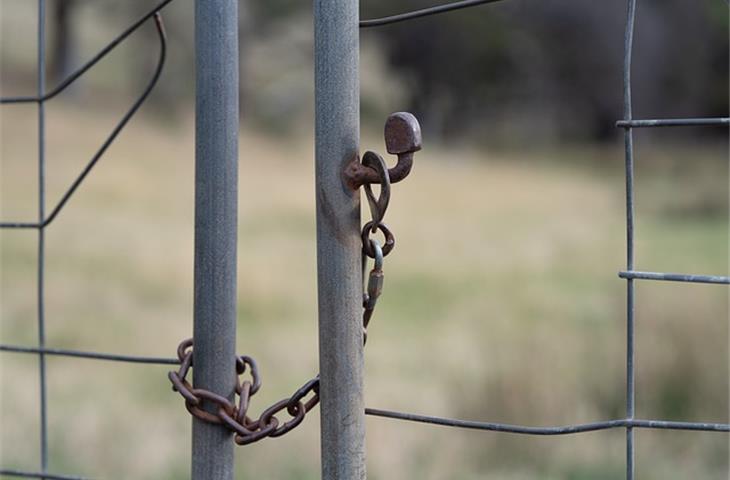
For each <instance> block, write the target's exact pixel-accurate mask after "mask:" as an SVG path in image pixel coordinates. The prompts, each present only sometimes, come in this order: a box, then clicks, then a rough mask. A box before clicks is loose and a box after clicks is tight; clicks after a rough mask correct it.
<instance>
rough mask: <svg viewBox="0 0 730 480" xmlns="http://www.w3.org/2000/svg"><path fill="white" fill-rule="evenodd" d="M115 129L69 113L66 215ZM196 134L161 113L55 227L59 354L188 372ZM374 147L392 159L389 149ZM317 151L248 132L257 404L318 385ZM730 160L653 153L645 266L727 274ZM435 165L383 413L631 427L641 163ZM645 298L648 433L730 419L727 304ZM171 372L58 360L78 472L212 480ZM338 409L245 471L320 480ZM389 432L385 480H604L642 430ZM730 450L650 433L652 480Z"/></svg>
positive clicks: (8, 285) (373, 467) (10, 373)
mask: <svg viewBox="0 0 730 480" xmlns="http://www.w3.org/2000/svg"><path fill="white" fill-rule="evenodd" d="M114 109H117V107H114V108H112V109H111V110H112V111H113V110H114ZM108 110H109V109H108ZM3 120H4V121H3V123H2V135H3V141H2V173H1V174H0V182H1V184H0V185H1V187H2V197H1V198H0V199H1V200H2V217H3V219H24V218H34V216H35V214H36V213H35V209H36V207H35V205H36V204H35V196H36V190H35V186H34V185H35V174H36V172H35V166H34V159H35V152H34V149H33V148H32V146H31V145H32V140H33V136H34V135H35V134H34V133H33V132H34V125H35V123H34V112H33V110H32V108H24V107H17V109H16V110H13V111H12V112H10V111H7V110H5V111H3ZM113 120H114V118H113V116H112V115H111V114H110V113H99V112H98V111H93V110H90V109H84V108H83V107H82V106H80V105H76V106H69V105H65V104H63V103H59V104H54V105H53V106H52V108H50V111H49V120H48V124H49V131H48V135H49V147H48V151H49V157H48V170H49V171H48V182H49V196H48V197H49V205H52V204H54V203H55V200H56V199H57V198H58V197H59V195H60V193H61V192H62V191H63V189H64V188H65V186H66V185H67V184H68V183H69V181H70V180H71V179H72V178H73V176H74V175H75V174H76V172H77V171H78V170H79V168H80V167H81V166H82V165H83V164H84V162H85V159H86V158H88V157H89V155H90V154H91V152H92V151H93V149H94V147H95V146H96V145H97V144H98V142H99V140H100V139H101V138H102V137H103V135H104V134H105V132H106V130H107V129H108V128H109V127H110V126H111V124H112V122H113ZM191 132H192V128H191V125H190V124H189V123H185V122H183V124H179V125H178V126H177V127H164V126H161V125H160V124H158V123H156V122H155V121H154V120H153V119H151V118H147V117H144V116H143V117H141V118H138V119H136V120H135V121H134V122H132V124H130V126H129V129H128V130H127V131H125V132H124V133H123V135H122V136H121V138H120V139H119V141H118V142H117V143H116V144H115V145H114V146H113V147H112V149H111V150H110V151H109V153H108V155H107V156H106V157H105V158H104V159H103V160H102V162H101V164H100V165H99V166H98V168H97V169H96V170H95V171H94V172H93V174H92V175H91V176H90V177H89V178H88V181H87V182H86V183H85V184H84V185H83V186H82V188H81V189H80V190H79V191H78V193H77V195H76V196H74V198H73V199H72V200H71V202H70V203H69V204H68V208H67V209H66V210H64V211H63V213H62V214H61V216H60V217H59V218H58V220H57V221H56V222H55V223H54V224H53V225H52V226H51V227H50V228H49V230H48V274H47V288H46V292H47V294H46V305H47V324H48V344H49V345H52V346H58V347H69V348H82V349H95V350H101V351H111V352H130V353H137V354H150V355H160V356H171V355H172V354H173V352H174V350H175V347H176V344H177V342H178V341H179V340H180V339H181V338H184V337H186V336H188V335H189V334H190V332H191V330H192V325H191V310H192V305H191V298H192V297H191V292H192V235H193V231H192V220H193V216H192V215H193V211H192V207H193V153H192V152H193V148H192V147H193V145H192V138H191ZM363 143H364V146H366V147H374V148H377V149H379V150H382V145H381V140H380V139H378V138H377V137H375V136H373V137H371V138H370V139H368V140H366V141H364V142H363ZM640 145H641V143H640ZM312 151H313V148H312V145H311V144H310V143H308V142H307V141H300V140H290V141H281V140H280V139H272V138H267V137H265V136H262V135H258V134H255V133H252V132H250V131H244V132H243V134H242V138H241V169H240V170H241V194H240V220H239V221H240V246H239V247H240V248H239V272H241V273H240V279H239V292H240V294H239V296H240V309H239V312H240V313H239V324H238V350H239V351H241V352H246V353H248V354H250V355H253V356H254V357H256V358H257V360H258V361H259V364H260V365H261V369H262V371H263V375H264V378H265V383H264V388H263V391H262V393H261V394H260V398H256V401H255V403H254V406H253V409H254V410H257V409H258V408H260V407H261V406H262V405H264V404H265V403H267V402H268V401H271V400H274V399H276V398H279V397H282V396H285V395H287V394H289V393H291V391H293V390H294V389H295V388H296V387H298V385H299V383H300V382H302V381H303V380H305V379H307V378H309V377H310V376H311V375H312V374H313V373H314V372H315V371H316V368H317V344H316V303H315V302H316V300H315V299H316V285H315V278H316V276H315V258H314V252H315V244H314V218H313V204H314V194H313V169H312ZM688 154H691V155H692V159H691V163H690V161H689V160H687V159H686V155H688ZM726 155H727V152H726V151H725V150H724V149H713V148H710V147H703V148H701V149H688V148H684V149H683V148H679V147H678V148H675V149H672V150H658V149H657V148H655V147H651V148H649V147H646V148H644V147H640V151H639V158H640V161H639V172H638V176H637V186H638V188H639V195H638V223H637V235H638V244H637V259H638V260H637V262H638V266H639V267H640V268H644V269H660V270H661V269H666V270H674V271H680V272H698V273H707V274H711V273H714V274H722V273H723V272H725V271H726V267H727V263H728V261H727V260H728V256H727V245H728V232H727V229H728V223H727V194H728V186H727V173H728V172H727V164H726V162H725V157H726ZM417 162H418V163H417V165H416V168H415V170H414V173H413V175H412V176H411V177H410V178H409V179H408V181H406V182H405V183H403V184H399V185H397V186H396V187H394V192H393V201H392V204H391V205H392V206H391V210H390V212H389V224H390V225H391V226H392V228H393V229H394V231H395V232H396V233H397V235H398V247H397V249H396V250H395V252H394V253H393V255H392V256H390V257H388V262H387V265H386V286H385V293H384V296H383V297H382V303H381V304H380V305H379V309H378V312H377V314H376V317H375V319H374V322H373V325H372V329H371V337H370V339H371V341H370V342H369V343H368V348H367V353H366V358H367V404H368V405H370V406H373V407H382V408H394V409H408V410H413V411H417V412H421V413H431V414H442V415H449V416H452V415H453V416H458V417H463V418H471V419H486V420H492V421H505V422H515V423H526V424H535V425H552V424H562V423H573V422H585V421H592V420H598V419H608V418H612V417H619V416H621V415H622V408H623V406H622V405H623V401H624V400H623V398H624V396H623V395H624V394H623V389H624V385H623V382H624V373H623V369H624V363H623V355H624V341H625V337H624V329H625V323H624V322H625V320H624V301H625V300H624V296H625V292H624V288H625V287H624V284H623V283H622V282H621V281H620V280H619V279H618V278H617V276H616V272H617V271H618V270H620V269H621V268H622V265H623V262H624V260H623V259H624V225H623V215H624V214H623V177H622V162H623V161H622V155H621V152H620V150H619V149H618V148H616V149H614V148H610V149H605V150H600V149H597V148H585V149H575V148H573V149H569V150H568V152H567V156H566V152H565V151H561V152H552V153H540V154H536V153H523V154H521V153H516V152H510V153H504V152H503V153H497V152H489V151H486V152H485V151H475V150H470V149H468V148H466V147H463V148H442V147H439V146H433V145H428V144H427V147H426V149H425V151H424V152H423V154H422V155H419V157H418V159H417ZM688 165H690V166H691V168H690V167H688ZM668 167H671V168H668ZM718 191H719V192H720V194H719V195H718V194H717V193H712V192H718ZM708 192H709V193H708ZM1 235H2V237H0V238H1V239H2V250H1V254H2V277H1V278H2V290H1V292H2V302H1V305H0V312H2V318H1V319H0V328H1V331H0V340H1V341H2V342H3V343H20V344H33V343H34V341H35V335H36V327H35V321H36V320H35V304H34V302H35V298H34V282H35V260H34V258H35V249H36V240H35V237H36V235H35V233H34V232H31V231H23V232H8V231H5V232H2V234H1ZM637 302H638V307H637V315H638V317H637V325H638V331H637V334H638V337H637V341H638V377H637V382H638V405H637V408H638V415H639V416H641V417H663V418H669V419H675V420H679V419H685V420H706V421H724V422H727V421H728V322H727V318H728V293H727V289H726V288H723V287H717V286H688V285H667V284H648V283H641V284H639V286H638V289H637ZM165 373H166V369H165V368H164V367H144V366H134V365H122V364H101V363H95V362H89V361H86V360H76V359H61V358H52V359H49V414H50V417H49V421H50V431H51V465H52V469H53V470H54V471H59V472H78V473H80V474H84V475H88V476H90V477H94V478H135V479H144V478H149V479H153V478H154V479H161V478H163V479H164V478H170V479H173V478H186V476H187V473H186V472H187V468H188V463H189V451H190V440H189V434H190V421H189V419H188V416H187V414H186V413H185V411H184V408H183V406H182V403H181V401H180V399H179V398H178V397H176V396H175V395H174V394H173V393H172V392H170V390H169V387H168V384H167V380H166V377H165ZM2 385H3V388H2V392H1V393H0V398H1V399H2V406H1V407H0V415H1V416H0V421H1V422H2V428H1V433H0V441H2V444H1V445H2V452H1V453H0V457H1V458H0V464H2V465H5V466H21V467H28V468H31V469H32V468H34V467H35V466H36V465H37V453H36V450H37V449H36V447H37V443H38V441H37V433H36V432H37V413H38V406H37V404H36V395H37V373H36V361H35V359H34V358H33V357H26V356H21V355H10V354H4V355H2ZM317 415H318V414H317V413H315V414H314V415H313V417H312V418H309V419H308V420H307V422H306V423H305V424H304V425H303V426H302V427H300V429H298V430H297V431H296V432H294V433H291V434H290V435H288V436H287V437H284V438H281V439H278V440H269V441H265V442H262V443H260V444H257V445H254V446H251V447H246V448H241V449H239V451H238V453H237V461H238V472H239V478H270V479H275V478H280V479H283V478H292V479H294V478H296V479H300V478H301V479H306V478H318V465H319V450H318V418H317ZM367 428H368V468H369V472H370V475H369V476H370V478H373V479H396V478H413V479H416V478H418V479H445V478H454V479H476V478H505V479H528V478H530V479H531V478H540V479H546V478H547V479H552V478H555V479H558V478H560V479H563V478H572V479H579V478H590V479H596V478H616V477H620V476H621V472H622V470H623V445H624V444H623V442H624V439H623V433H622V432H620V431H616V432H604V433H593V434H586V435H582V436H573V437H562V438H552V439H550V438H548V439H546V438H523V437H514V436H509V435H504V434H491V433H476V432H461V431H455V430H446V429H443V428H439V427H430V426H422V425H408V424H403V423H397V422H391V421H387V420H383V419H377V418H369V419H368V423H367ZM727 442H728V441H727V436H725V435H721V434H708V433H669V432H646V431H641V432H639V433H638V469H639V477H640V478H644V479H660V478H661V479H672V478H677V479H679V478H692V477H695V478H705V479H721V478H727V474H728V460H727V451H728V450H727V446H728V444H727Z"/></svg>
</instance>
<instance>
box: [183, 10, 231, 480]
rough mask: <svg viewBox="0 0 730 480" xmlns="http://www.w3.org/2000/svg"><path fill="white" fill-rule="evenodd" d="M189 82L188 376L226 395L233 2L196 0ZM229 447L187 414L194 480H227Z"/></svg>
mask: <svg viewBox="0 0 730 480" xmlns="http://www.w3.org/2000/svg"><path fill="white" fill-rule="evenodd" d="M195 82H196V87H195V89H196V90H195V121H196V123H195V306H194V326H193V336H194V341H195V344H194V349H193V364H194V365H195V375H194V378H193V380H194V386H195V387H196V388H204V389H206V390H210V391H211V392H214V393H217V394H219V395H222V396H224V397H226V398H228V399H233V394H234V389H235V378H236V372H235V363H234V357H235V349H236V346H235V342H236V240H237V213H238V212H237V210H238V208H237V202H238V6H237V0H196V2H195ZM205 407H206V408H211V409H212V408H214V407H213V406H212V405H206V406H205ZM233 448H234V444H233V440H232V438H231V433H230V431H229V430H228V429H226V428H225V427H224V426H222V425H216V424H211V423H206V422H203V421H201V420H199V419H197V418H193V441H192V450H193V452H192V478H193V480H214V479H215V480H232V479H233Z"/></svg>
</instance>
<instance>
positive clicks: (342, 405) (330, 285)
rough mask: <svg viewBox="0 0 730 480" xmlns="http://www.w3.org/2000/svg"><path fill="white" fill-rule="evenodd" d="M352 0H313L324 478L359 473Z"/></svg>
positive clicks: (354, 479) (361, 419)
mask: <svg viewBox="0 0 730 480" xmlns="http://www.w3.org/2000/svg"><path fill="white" fill-rule="evenodd" d="M358 21H359V12H358V0H314V45H315V47H314V48H315V50H314V53H315V110H316V112H315V116H316V121H315V134H316V151H315V157H316V162H315V163H316V169H315V170H316V196H317V281H318V293H319V365H320V366H319V368H320V396H321V399H322V403H321V418H322V420H321V422H322V423H321V435H322V437H321V438H322V478H323V479H324V480H334V479H343V480H344V479H346V480H358V479H364V478H365V411H364V402H363V338H362V272H361V269H362V266H361V264H360V261H361V257H360V255H361V241H360V196H359V193H358V192H356V191H353V190H351V189H349V188H347V187H346V186H345V185H344V183H343V179H342V172H343V170H344V168H345V165H346V164H347V162H349V161H350V160H351V159H352V158H353V156H354V155H356V154H357V153H358V147H359V134H360V119H359V116H360V84H359V65H358V64H359V32H358Z"/></svg>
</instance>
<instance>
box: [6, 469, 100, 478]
mask: <svg viewBox="0 0 730 480" xmlns="http://www.w3.org/2000/svg"><path fill="white" fill-rule="evenodd" d="M0 475H3V476H6V477H15V478H41V479H45V480H90V479H89V478H88V477H78V476H76V475H60V474H57V473H48V472H45V473H44V472H28V471H25V470H12V469H0Z"/></svg>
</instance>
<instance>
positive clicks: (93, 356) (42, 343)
mask: <svg viewBox="0 0 730 480" xmlns="http://www.w3.org/2000/svg"><path fill="white" fill-rule="evenodd" d="M498 1H502V0H465V1H457V2H452V3H447V4H443V5H437V6H434V7H430V8H424V9H421V10H415V11H411V12H407V13H402V14H397V15H392V16H388V17H382V18H375V19H367V20H361V21H360V24H359V26H360V28H370V27H378V26H384V25H391V24H395V23H400V22H405V21H409V20H415V19H418V18H422V17H426V16H431V15H437V14H443V13H447V12H451V11H455V10H460V9H465V8H471V7H476V6H480V5H484V4H489V3H496V2H498ZM37 2H38V15H37V21H38V34H37V39H38V47H37V93H36V95H34V96H17V97H3V98H0V104H3V105H4V104H37V108H38V111H37V127H38V144H37V152H38V157H37V160H38V179H37V180H38V220H37V221H35V222H33V221H17V222H13V221H3V222H0V228H2V229H36V230H37V231H38V244H37V246H38V248H37V283H36V310H37V329H38V344H37V346H33V347H29V346H20V345H8V344H0V352H10V353H21V354H34V355H37V357H38V362H39V363H38V365H39V368H38V371H39V385H40V388H39V406H40V411H39V417H40V445H39V452H40V471H38V472H33V471H26V470H17V469H8V468H0V475H3V476H8V477H17V478H41V479H49V480H54V479H58V480H82V479H83V478H84V477H80V476H75V475H62V474H54V473H50V472H49V471H48V422H47V404H48V402H47V388H46V384H47V374H46V357H47V356H49V355H52V356H53V355H55V356H66V357H76V358H82V359H89V360H100V361H114V362H126V363H133V364H134V363H136V364H157V365H178V364H179V363H180V360H179V359H178V358H160V357H147V356H135V355H120V354H109V353H102V352H92V351H80V350H72V349H63V348H52V347H48V346H47V345H46V335H45V303H44V299H45V282H44V276H45V275H44V274H45V253H46V251H45V229H46V228H47V227H48V226H49V224H50V223H51V222H53V221H54V220H55V219H56V218H57V217H58V215H59V214H60V213H61V211H62V210H63V208H64V207H65V206H66V204H67V203H68V201H69V200H70V199H71V197H72V196H73V194H74V193H75V192H76V191H77V189H78V188H79V186H80V185H81V184H82V182H83V181H84V179H85V178H86V177H87V176H88V175H89V173H90V172H91V170H92V169H93V168H94V167H95V166H96V165H97V163H98V162H99V160H100V159H101V157H102V156H103V155H104V153H105V152H106V150H107V149H108V148H109V146H110V145H111V144H112V142H114V140H115V139H116V138H117V136H118V135H119V133H120V132H121V131H122V130H123V129H124V127H125V126H126V125H127V123H128V122H129V121H130V119H131V118H132V117H133V116H134V114H135V113H136V112H137V111H138V110H139V108H140V107H141V106H142V104H143V103H144V102H145V100H146V99H147V97H148V96H149V94H150V93H151V92H152V90H153V89H154V87H155V85H156V84H157V81H158V79H159V77H160V74H161V73H162V70H163V67H164V64H165V57H166V48H167V44H166V37H165V31H164V26H163V22H162V17H161V14H160V11H161V10H162V9H163V8H164V7H165V6H167V5H168V4H169V3H171V2H172V0H164V1H162V2H160V3H158V4H156V5H155V6H154V7H153V8H152V9H151V10H150V11H149V12H147V13H146V14H145V15H143V16H142V17H140V18H139V19H138V20H137V21H135V22H134V23H133V24H131V25H130V26H129V27H128V28H127V29H126V30H124V31H123V32H122V33H120V34H119V35H118V36H117V37H116V38H115V39H114V40H112V41H111V42H110V43H109V44H108V45H107V46H106V47H104V48H103V49H101V50H100V51H99V52H98V53H97V54H96V55H95V56H93V57H92V58H91V59H90V60H89V61H88V62H86V63H85V64H84V65H83V66H82V67H80V68H79V69H78V70H76V71H74V72H73V73H71V74H70V75H69V76H68V77H66V78H65V79H64V80H62V81H61V82H60V83H59V84H58V85H57V86H56V87H54V88H52V89H50V90H46V88H45V85H46V78H45V71H46V51H45V43H46V33H45V28H44V26H45V22H46V1H45V0H37ZM627 3H628V9H627V17H626V28H625V38H624V62H623V67H624V75H623V97H624V118H623V119H622V120H619V121H617V122H616V126H617V127H618V128H622V129H623V130H624V143H625V180H626V199H625V200H626V270H623V271H620V272H619V273H618V276H619V277H620V278H621V279H624V280H626V339H627V340H626V386H625V390H626V406H625V407H626V409H625V416H624V417H622V418H618V419H612V420H606V421H599V422H592V423H583V424H572V425H564V426H551V427H533V426H524V425H514V424H505V423H494V422H482V421H467V420H459V419H454V418H445V417H437V416H428V415H418V414H413V413H407V412H398V411H391V410H382V409H376V408H366V409H365V414H366V415H371V416H376V417H383V418H389V419H395V420H402V421H410V422H418V423H426V424H432V425H440V426H447V427H455V428H464V429H473V430H483V431H493V432H504V433H512V434H522V435H540V436H550V435H571V434H579V433H585V432H594V431H599V430H609V429H624V430H625V432H626V479H627V480H633V479H634V477H635V456H636V449H635V443H634V433H635V432H634V430H635V429H664V430H689V431H706V432H726V433H727V432H730V424H728V423H711V422H710V423H705V422H681V421H667V420H659V419H639V418H636V417H635V399H636V383H635V363H634V358H635V353H636V348H635V343H634V340H635V281H636V280H650V281H665V282H684V283H704V284H722V285H730V277H728V276H717V275H695V274H681V273H667V272H648V271H640V270H636V269H635V265H636V259H635V255H634V244H635V237H634V223H635V221H634V210H635V190H634V165H635V158H634V129H637V128H663V127H698V126H702V127H727V126H729V125H730V118H727V117H723V118H672V119H635V118H634V117H633V112H632V97H631V93H632V92H631V86H632V83H631V67H632V51H633V39H634V31H635V20H636V7H637V0H628V2H627ZM147 22H151V23H153V24H154V26H155V28H156V30H157V33H158V39H159V57H158V61H157V65H156V67H155V70H154V72H153V74H152V76H151V78H150V80H149V82H148V84H147V86H146V87H145V88H144V90H143V91H142V92H141V93H140V94H139V96H138V97H137V99H136V100H135V101H134V102H133V104H132V105H131V107H130V108H129V109H128V110H127V112H126V113H125V114H124V115H123V116H122V118H121V119H120V120H119V122H118V123H117V124H116V126H115V127H114V128H113V129H112V131H111V133H110V134H109V135H108V137H107V138H106V140H105V141H104V142H103V143H102V145H101V146H100V147H99V149H98V150H97V151H96V153H95V154H94V155H93V156H92V157H91V159H90V160H89V161H88V163H87V164H86V166H85V167H84V168H83V170H82V171H81V173H80V174H79V175H78V176H77V177H76V178H75V180H74V181H73V182H72V183H71V185H70V187H69V188H68V189H67V190H66V191H65V193H64V194H63V195H62V196H61V199H60V200H59V202H58V203H57V204H56V205H55V206H54V207H53V209H51V210H50V213H47V210H46V207H45V206H46V160H45V159H46V145H45V126H46V125H45V123H46V121H45V103H46V102H48V101H49V100H52V99H53V98H54V97H56V96H57V95H58V94H60V93H61V92H63V91H64V90H65V89H67V88H68V87H69V86H70V85H72V84H73V83H74V82H75V81H76V80H78V79H79V78H80V77H81V76H82V75H84V73H86V72H87V71H89V70H90V69H91V68H93V67H94V66H95V65H96V64H97V63H98V62H99V61H100V60H101V59H102V58H104V57H105V56H106V55H107V54H109V53H110V52H111V51H112V50H114V49H115V48H116V47H117V46H118V45H119V44H120V43H122V42H123V41H124V40H126V39H127V38H128V37H129V36H131V35H132V34H133V33H134V32H136V31H137V30H138V29H139V28H140V27H141V26H143V25H145V24H146V23H147Z"/></svg>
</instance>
